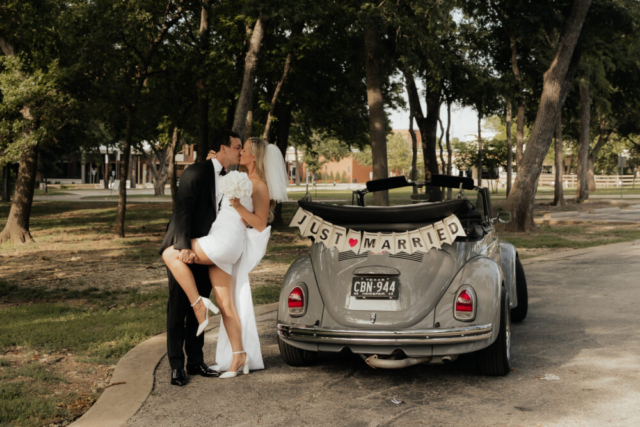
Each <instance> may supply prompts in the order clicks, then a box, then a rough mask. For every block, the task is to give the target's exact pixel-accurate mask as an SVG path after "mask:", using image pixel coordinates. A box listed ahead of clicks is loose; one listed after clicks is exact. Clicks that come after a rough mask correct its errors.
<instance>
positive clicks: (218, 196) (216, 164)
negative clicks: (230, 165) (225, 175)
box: [211, 159, 223, 214]
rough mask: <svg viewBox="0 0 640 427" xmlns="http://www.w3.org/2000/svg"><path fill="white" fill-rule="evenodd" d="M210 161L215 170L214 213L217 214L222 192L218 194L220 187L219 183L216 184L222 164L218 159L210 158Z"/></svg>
mask: <svg viewBox="0 0 640 427" xmlns="http://www.w3.org/2000/svg"><path fill="white" fill-rule="evenodd" d="M211 162H213V169H214V170H215V173H216V214H217V213H218V207H219V206H220V200H221V199H222V196H223V194H220V191H218V188H220V185H219V184H218V182H219V181H220V178H222V177H221V176H220V172H222V165H221V164H220V162H219V161H218V159H211Z"/></svg>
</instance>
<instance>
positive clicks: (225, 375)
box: [220, 351, 249, 378]
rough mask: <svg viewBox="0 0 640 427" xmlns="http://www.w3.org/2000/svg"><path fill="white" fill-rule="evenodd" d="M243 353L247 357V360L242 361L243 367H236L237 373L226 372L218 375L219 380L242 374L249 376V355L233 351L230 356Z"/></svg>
mask: <svg viewBox="0 0 640 427" xmlns="http://www.w3.org/2000/svg"><path fill="white" fill-rule="evenodd" d="M240 353H244V354H246V355H247V358H246V359H245V360H244V365H240V366H238V370H237V371H227V372H225V373H223V374H222V375H220V378H234V377H237V376H238V373H240V372H242V373H243V374H245V375H249V355H248V354H247V353H246V352H244V351H234V352H233V353H232V354H240Z"/></svg>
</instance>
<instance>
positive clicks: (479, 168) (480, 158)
mask: <svg viewBox="0 0 640 427" xmlns="http://www.w3.org/2000/svg"><path fill="white" fill-rule="evenodd" d="M478 187H482V112H480V111H478Z"/></svg>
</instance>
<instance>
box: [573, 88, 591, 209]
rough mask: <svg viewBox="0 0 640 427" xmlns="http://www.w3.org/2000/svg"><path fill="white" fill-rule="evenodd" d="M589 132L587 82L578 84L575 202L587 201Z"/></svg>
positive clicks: (589, 105) (589, 110)
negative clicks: (578, 125)
mask: <svg viewBox="0 0 640 427" xmlns="http://www.w3.org/2000/svg"><path fill="white" fill-rule="evenodd" d="M590 130H591V96H590V94H589V82H587V81H585V80H582V81H581V82H580V147H579V148H578V190H577V193H576V202H577V203H582V202H584V201H586V200H588V199H589V172H588V171H589V142H590V141H591V138H590V134H589V133H590V132H589V131H590Z"/></svg>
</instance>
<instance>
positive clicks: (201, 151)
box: [163, 0, 210, 194]
mask: <svg viewBox="0 0 640 427" xmlns="http://www.w3.org/2000/svg"><path fill="white" fill-rule="evenodd" d="M209 3H210V0H202V9H201V12H200V30H199V31H198V37H199V43H200V55H201V57H200V65H201V66H202V63H203V62H204V56H205V54H206V52H208V50H209V46H208V45H209V7H210V6H209ZM198 71H199V73H201V74H204V70H202V68H201V69H199V70H198ZM196 88H197V91H198V145H197V153H198V156H197V157H196V160H197V161H199V162H204V161H205V160H206V159H207V153H208V152H209V98H208V96H207V93H208V92H207V88H206V85H205V79H204V78H203V77H200V78H199V79H198V80H197V82H196ZM163 194H164V190H163Z"/></svg>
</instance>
